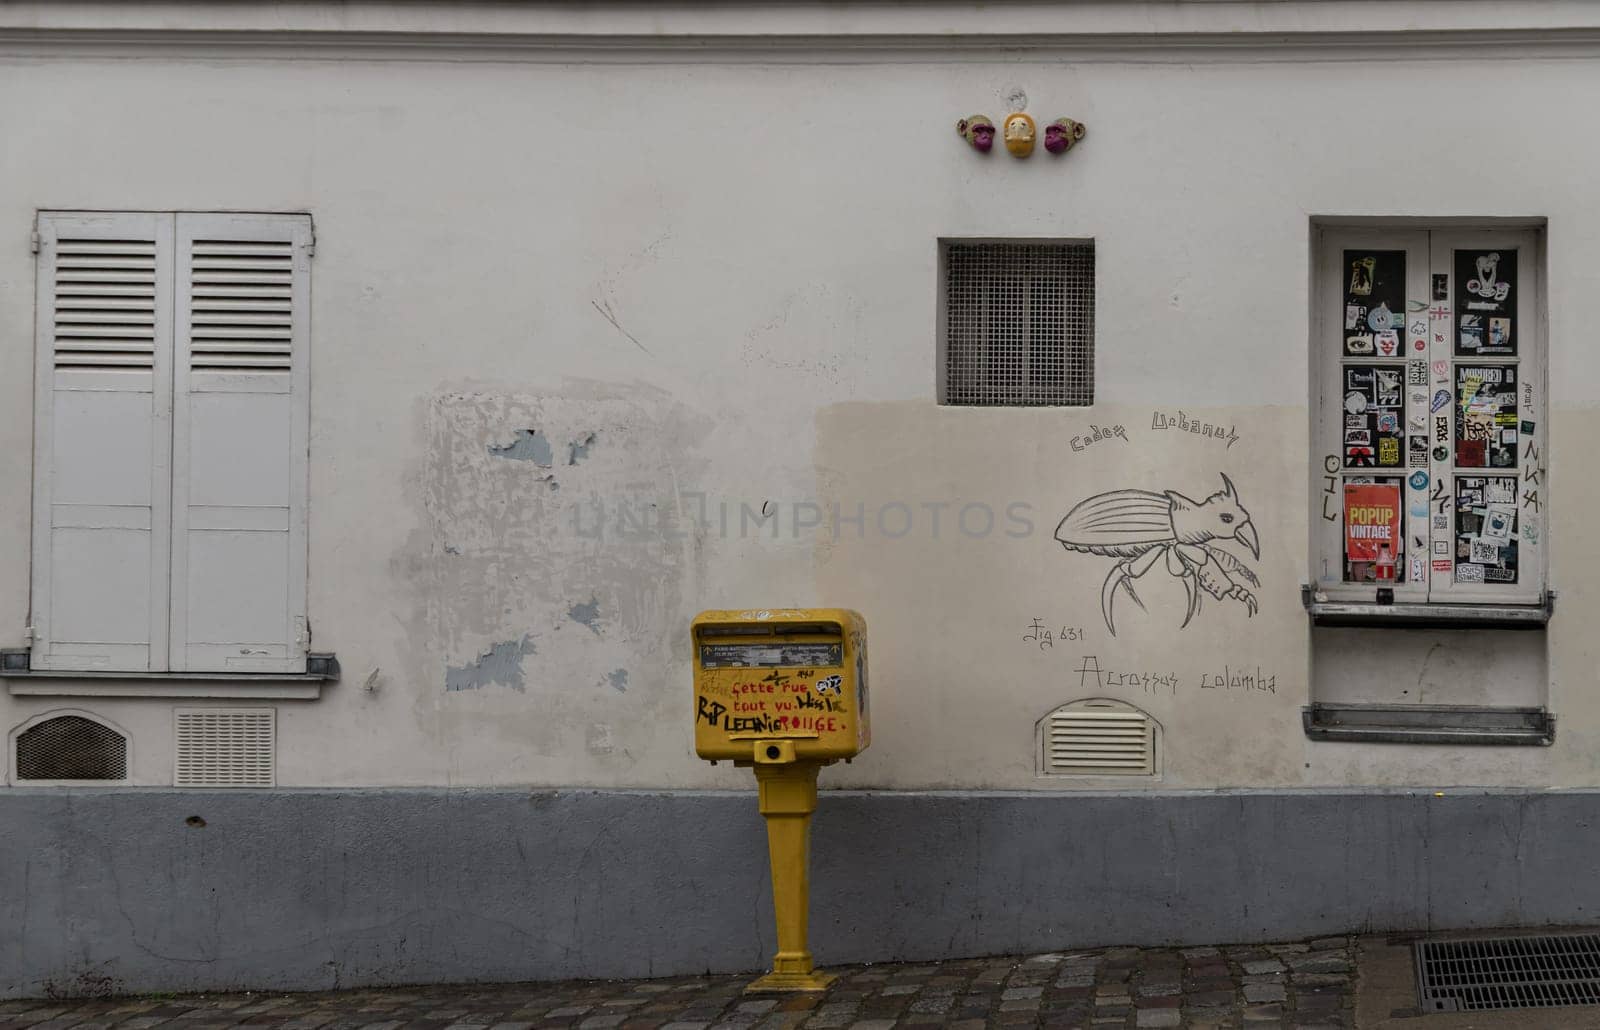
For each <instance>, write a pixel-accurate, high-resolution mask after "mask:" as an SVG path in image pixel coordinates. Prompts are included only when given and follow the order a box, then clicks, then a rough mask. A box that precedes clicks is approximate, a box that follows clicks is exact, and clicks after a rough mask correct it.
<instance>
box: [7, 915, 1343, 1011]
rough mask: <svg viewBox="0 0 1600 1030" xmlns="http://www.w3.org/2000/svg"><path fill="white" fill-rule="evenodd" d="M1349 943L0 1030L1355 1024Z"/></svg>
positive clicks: (476, 990) (603, 985)
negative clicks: (810, 991) (757, 991)
mask: <svg viewBox="0 0 1600 1030" xmlns="http://www.w3.org/2000/svg"><path fill="white" fill-rule="evenodd" d="M1353 945H1354V942H1353V941H1352V939H1350V938H1346V937H1333V938H1325V939H1321V940H1314V941H1308V942H1303V943H1294V944H1273V945H1264V946H1240V947H1221V948H1184V949H1181V950H1177V949H1174V950H1167V949H1153V948H1111V949H1107V950H1099V951H1069V952H1061V953H1054V954H1046V955H1033V956H1015V957H1007V958H987V959H969V960H962V961H953V962H940V963H933V964H922V965H873V966H852V967H837V968H834V969H833V971H834V972H836V973H838V974H839V979H838V981H837V982H836V983H835V984H834V985H833V986H832V987H831V988H830V989H829V990H828V991H826V992H824V993H822V994H819V995H815V996H809V995H767V996H754V995H746V994H745V993H744V987H745V984H747V983H749V982H750V980H751V979H753V974H752V975H740V976H710V977H686V978H675V979H666V980H635V981H580V982H567V983H551V984H508V985H499V986H482V985H475V986H467V987H419V988H403V989H389V990H357V991H340V992H330V993H321V994H272V995H263V994H254V995H252V994H234V995H194V996H182V997H167V996H161V997H142V998H120V999H101V1000H83V1001H12V1002H4V1003H0V1030H23V1028H28V1030H70V1028H78V1030H102V1028H108V1027H113V1026H114V1027H118V1028H120V1030H148V1028H151V1027H158V1026H165V1027H172V1028H181V1030H215V1028H222V1027H232V1026H251V1027H283V1028H290V1030H356V1028H369V1030H399V1028H401V1027H407V1028H411V1027H416V1028H429V1030H433V1028H449V1030H466V1028H468V1027H473V1028H489V1030H535V1028H538V1030H566V1028H573V1030H656V1028H665V1030H791V1028H801V1027H803V1028H815V1030H890V1028H892V1027H951V1028H954V1030H991V1028H992V1030H999V1028H1019V1030H1020V1028H1025V1027H1060V1028H1067V1027H1128V1028H1144V1027H1191V1028H1201V1027H1252V1028H1253V1027H1278V1026H1282V1027H1297V1028H1331V1027H1351V1026H1353V1025H1354V999H1355V990H1354V979H1355V961H1354V950H1353Z"/></svg>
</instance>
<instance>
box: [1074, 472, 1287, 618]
mask: <svg viewBox="0 0 1600 1030" xmlns="http://www.w3.org/2000/svg"><path fill="white" fill-rule="evenodd" d="M1056 539H1057V540H1059V541H1060V542H1061V545H1062V546H1063V547H1065V548H1066V549H1067V550H1069V551H1082V552H1084V553H1085V554H1095V555H1100V556H1102V557H1107V558H1116V559H1117V564H1116V565H1114V566H1112V568H1111V572H1110V574H1108V575H1107V576H1106V580H1105V583H1104V584H1103V585H1102V586H1101V588H1100V613H1101V614H1102V615H1104V616H1105V620H1106V629H1108V630H1110V631H1111V635H1112V636H1116V635H1117V627H1116V623H1115V622H1114V621H1113V614H1112V606H1113V604H1114V603H1115V601H1116V596H1117V591H1118V590H1124V591H1126V592H1127V594H1128V596H1129V597H1130V598H1132V599H1133V603H1134V604H1137V605H1138V606H1139V607H1140V608H1141V609H1143V608H1144V602H1143V601H1141V600H1139V595H1138V594H1137V593H1136V592H1135V591H1134V589H1133V582H1134V580H1137V579H1140V578H1142V577H1143V576H1145V575H1146V574H1147V573H1149V572H1150V571H1151V570H1152V569H1154V568H1155V566H1156V564H1157V563H1158V562H1162V561H1163V560H1164V563H1165V567H1166V570H1167V573H1168V574H1169V575H1172V576H1176V577H1178V578H1180V579H1182V580H1183V586H1184V591H1185V593H1186V594H1187V595H1188V599H1189V611H1188V614H1186V615H1185V616H1184V618H1183V625H1184V626H1187V625H1189V620H1191V619H1193V618H1194V615H1195V613H1196V612H1198V611H1199V610H1200V599H1201V597H1200V595H1201V591H1204V592H1205V593H1207V594H1210V595H1211V596H1212V597H1214V598H1216V599H1217V600H1219V601H1220V600H1224V599H1228V598H1231V599H1233V600H1236V601H1238V602H1240V603H1241V604H1243V605H1244V606H1245V609H1246V610H1247V611H1248V612H1249V614H1251V615H1254V614H1255V613H1256V598H1255V595H1254V594H1252V593H1251V592H1250V591H1249V590H1247V589H1245V587H1244V584H1245V583H1248V584H1249V585H1250V586H1253V587H1260V585H1261V581H1260V580H1259V579H1257V578H1256V574H1255V573H1254V572H1252V571H1251V570H1250V568H1249V566H1247V565H1246V564H1245V563H1244V562H1243V561H1242V560H1241V559H1239V558H1238V557H1236V556H1235V555H1233V554H1232V553H1230V552H1228V551H1226V550H1224V549H1223V548H1221V547H1219V546H1218V542H1220V541H1223V540H1236V541H1238V542H1239V543H1242V544H1244V545H1245V546H1246V547H1248V548H1249V549H1250V554H1251V556H1253V557H1255V558H1257V559H1259V558H1260V557H1261V544H1260V541H1259V540H1258V539H1257V538H1256V529H1255V526H1254V525H1252V524H1251V522H1250V513H1249V512H1248V511H1245V509H1244V506H1243V505H1241V504H1240V503H1239V498H1238V495H1237V494H1236V493H1235V491H1234V489H1233V482H1232V481H1231V480H1230V479H1228V477H1227V476H1223V477H1222V489H1221V490H1218V491H1217V492H1216V493H1214V494H1212V495H1211V496H1209V497H1207V498H1206V499H1205V500H1203V501H1194V500H1190V499H1189V498H1187V497H1185V496H1184V495H1183V494H1180V493H1178V492H1176V491H1174V490H1168V491H1166V492H1164V493H1156V492H1155V491H1153V490H1112V491H1110V492H1108V493H1103V494H1096V495H1094V496H1093V497H1090V498H1088V499H1087V500H1084V501H1081V502H1079V503H1078V505H1077V506H1076V507H1074V508H1073V509H1072V510H1071V511H1069V512H1068V513H1067V517H1066V518H1064V519H1062V520H1061V524H1060V525H1059V526H1057V527H1056ZM1241 581H1242V582H1241ZM1180 628H1182V627H1180Z"/></svg>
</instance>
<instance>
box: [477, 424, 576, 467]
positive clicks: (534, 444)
mask: <svg viewBox="0 0 1600 1030" xmlns="http://www.w3.org/2000/svg"><path fill="white" fill-rule="evenodd" d="M489 453H490V454H492V455H494V456H495V457H496V458H509V459H511V460H512V461H531V462H533V463H534V464H535V465H543V466H544V467H545V468H549V467H550V465H551V464H552V463H553V459H554V454H553V453H552V452H551V450H550V441H549V440H547V439H545V435H544V434H543V433H541V432H539V431H538V430H537V429H519V430H517V433H516V437H515V438H514V439H513V440H512V441H511V442H510V443H508V444H504V445H500V446H496V445H495V444H490V445H489ZM567 464H569V465H571V464H573V463H572V462H570V461H569V462H567Z"/></svg>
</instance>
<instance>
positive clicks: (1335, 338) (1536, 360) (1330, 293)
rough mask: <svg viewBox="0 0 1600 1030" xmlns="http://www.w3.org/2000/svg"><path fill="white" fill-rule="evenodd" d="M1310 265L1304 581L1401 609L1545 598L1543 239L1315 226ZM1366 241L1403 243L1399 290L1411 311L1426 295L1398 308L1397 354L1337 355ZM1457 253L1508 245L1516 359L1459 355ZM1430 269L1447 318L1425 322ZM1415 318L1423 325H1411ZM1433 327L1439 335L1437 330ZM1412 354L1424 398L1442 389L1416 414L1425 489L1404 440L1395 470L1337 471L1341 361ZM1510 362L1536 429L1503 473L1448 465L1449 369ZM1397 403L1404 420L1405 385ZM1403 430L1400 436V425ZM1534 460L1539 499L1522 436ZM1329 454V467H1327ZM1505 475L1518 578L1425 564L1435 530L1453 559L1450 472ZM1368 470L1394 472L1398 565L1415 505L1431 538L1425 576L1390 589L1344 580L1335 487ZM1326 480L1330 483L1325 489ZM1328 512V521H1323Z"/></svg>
mask: <svg viewBox="0 0 1600 1030" xmlns="http://www.w3.org/2000/svg"><path fill="white" fill-rule="evenodd" d="M1314 236H1315V247H1316V249H1315V255H1316V261H1315V264H1314V266H1313V268H1314V277H1313V282H1312V291H1311V297H1312V317H1311V348H1312V351H1311V362H1310V366H1311V375H1312V390H1311V399H1312V418H1311V433H1312V477H1311V496H1310V519H1309V522H1310V536H1311V539H1310V549H1311V569H1310V582H1311V583H1312V584H1313V588H1314V590H1315V591H1316V593H1317V595H1318V596H1319V598H1325V599H1326V600H1328V601H1333V602H1347V603H1357V604H1372V603H1373V602H1375V601H1376V600H1377V599H1378V590H1379V589H1383V588H1387V589H1391V590H1392V591H1393V603H1394V605H1396V606H1402V605H1407V604H1423V603H1426V604H1429V605H1460V606H1484V605H1493V606H1534V605H1543V604H1545V602H1546V600H1547V595H1548V568H1547V551H1548V526H1549V521H1550V520H1549V517H1548V512H1549V492H1548V490H1549V487H1548V483H1549V471H1548V470H1549V467H1550V462H1549V446H1548V431H1549V411H1548V405H1547V403H1546V401H1545V398H1546V397H1547V395H1548V393H1547V389H1548V388H1547V380H1548V369H1549V361H1548V350H1547V343H1546V341H1547V335H1548V330H1547V325H1548V319H1547V307H1546V299H1545V292H1544V279H1543V275H1542V271H1543V258H1544V253H1543V234H1542V232H1541V231H1540V230H1538V229H1535V228H1529V227H1526V226H1518V227H1514V228H1512V227H1484V228H1476V227H1458V226H1456V225H1443V226H1438V227H1426V226H1422V227H1419V226H1417V225H1415V224H1411V223H1406V224H1402V225H1396V226H1395V227H1394V228H1378V227H1359V228H1358V227H1345V226H1337V225H1322V226H1318V227H1317V228H1316V230H1315V233H1314ZM1363 248H1370V249H1374V250H1402V251H1405V253H1406V297H1407V300H1408V301H1409V302H1411V306H1413V307H1414V306H1415V304H1416V303H1417V302H1418V301H1422V300H1426V301H1427V303H1426V304H1425V305H1424V306H1423V308H1422V310H1420V311H1418V310H1411V311H1408V312H1407V317H1406V318H1405V320H1404V325H1403V328H1402V330H1401V341H1400V342H1401V354H1400V356H1398V357H1396V358H1394V359H1385V358H1381V357H1377V356H1372V357H1363V358H1346V357H1345V356H1344V348H1343V335H1344V333H1345V323H1344V320H1343V319H1344V279H1343V276H1344V275H1345V274H1346V270H1345V269H1344V251H1345V250H1347V249H1363ZM1457 249H1502V250H1508V249H1515V250H1516V251H1517V252H1518V260H1517V270H1516V282H1515V284H1514V289H1515V290H1516V291H1517V296H1518V307H1517V319H1516V325H1515V329H1514V331H1515V332H1516V333H1517V354H1516V356H1515V358H1514V359H1507V358H1501V359H1497V358H1493V357H1465V356H1463V357H1457V356H1456V355H1455V344H1456V320H1457V316H1458V314H1459V312H1456V311H1455V310H1454V299H1455V296H1456V293H1457V284H1456V283H1455V269H1454V252H1455V251H1456V250H1457ZM1435 273H1442V274H1447V275H1448V276H1449V300H1447V301H1445V302H1443V304H1444V307H1446V308H1448V309H1449V310H1448V318H1447V319H1437V318H1434V317H1431V316H1432V314H1433V313H1434V312H1435V311H1436V310H1437V306H1436V303H1435V302H1434V301H1433V299H1432V292H1431V288H1432V276H1433V275H1434V274H1435ZM1419 316H1420V319H1421V323H1420V325H1419V324H1418V318H1419ZM1419 328H1420V329H1422V331H1423V336H1424V340H1425V343H1426V349H1425V350H1424V351H1422V352H1420V353H1419V352H1417V351H1416V350H1414V343H1415V340H1416V337H1417V333H1416V330H1417V329H1419ZM1441 333H1442V339H1441V338H1440V334H1441ZM1419 357H1421V358H1422V359H1423V360H1425V361H1426V362H1427V363H1428V385H1427V387H1426V395H1427V397H1428V398H1429V404H1430V406H1431V399H1432V397H1433V396H1434V395H1435V394H1436V393H1437V392H1438V391H1439V390H1446V391H1448V393H1449V401H1448V403H1447V404H1446V405H1445V406H1444V408H1443V409H1442V410H1441V411H1440V412H1437V413H1435V412H1432V411H1431V410H1430V411H1427V412H1426V413H1425V423H1424V425H1425V428H1426V431H1427V432H1428V433H1429V435H1430V444H1429V452H1430V453H1429V461H1428V466H1427V469H1426V471H1427V473H1428V481H1427V485H1426V487H1425V488H1424V489H1423V490H1422V491H1417V490H1415V489H1413V487H1412V486H1411V484H1410V479H1411V477H1412V475H1413V473H1414V472H1416V471H1417V469H1416V468H1415V467H1413V466H1411V465H1410V464H1409V461H1408V453H1409V450H1408V447H1406V446H1405V445H1403V446H1402V465H1401V467H1400V468H1398V469H1394V470H1388V469H1376V468H1374V469H1347V468H1345V467H1344V449H1343V441H1344V436H1343V419H1342V415H1343V396H1344V376H1343V368H1344V367H1345V366H1346V365H1349V364H1385V363H1390V361H1391V360H1392V363H1394V364H1397V365H1401V366H1404V365H1406V363H1407V362H1409V361H1415V360H1417V359H1418V358H1419ZM1441 360H1442V361H1446V362H1448V365H1447V369H1448V377H1447V378H1445V379H1441V378H1440V377H1439V376H1438V375H1437V374H1436V371H1435V362H1437V361H1441ZM1513 362H1514V363H1515V364H1516V366H1517V369H1518V373H1517V375H1518V380H1519V383H1518V390H1519V395H1518V422H1519V429H1520V423H1523V422H1532V423H1533V424H1534V432H1533V433H1532V434H1522V433H1520V432H1519V435H1518V440H1517V449H1518V462H1517V465H1516V466H1515V467H1514V468H1511V469H1490V468H1481V469H1480V468H1462V467H1458V466H1456V465H1455V457H1456V443H1455V433H1456V425H1455V419H1456V415H1457V404H1456V365H1457V364H1470V365H1495V364H1501V363H1513ZM1403 389H1404V392H1405V405H1406V406H1405V408H1404V409H1403V410H1404V412H1405V415H1406V417H1407V418H1408V419H1409V418H1410V417H1411V416H1412V415H1414V414H1415V413H1416V408H1415V405H1414V398H1413V397H1412V393H1413V391H1414V390H1416V389H1418V388H1417V387H1413V386H1412V385H1410V384H1409V383H1407V384H1406V385H1405V386H1404V387H1403ZM1436 415H1448V417H1449V419H1450V421H1449V436H1448V441H1447V446H1448V457H1447V458H1446V460H1444V461H1440V460H1438V459H1436V458H1435V457H1434V456H1433V454H1432V450H1433V446H1434V441H1433V440H1432V430H1433V427H1434V424H1435V423H1434V419H1435V416H1436ZM1402 429H1403V430H1405V431H1407V432H1409V430H1408V429H1406V427H1404V426H1403V427H1402ZM1530 442H1531V443H1532V444H1533V447H1534V449H1535V453H1537V454H1538V455H1539V458H1540V466H1539V467H1540V468H1542V470H1543V471H1542V472H1541V473H1540V474H1539V475H1538V476H1537V486H1538V488H1539V489H1538V491H1537V504H1535V503H1533V502H1532V501H1531V500H1530V498H1529V495H1528V492H1527V491H1526V490H1525V485H1526V484H1527V483H1528V482H1529V481H1528V480H1525V479H1524V476H1525V474H1526V473H1527V471H1528V468H1529V466H1528V465H1527V459H1526V458H1525V454H1526V453H1527V451H1528V445H1529V443H1530ZM1335 458H1337V468H1335ZM1508 474H1509V475H1512V476H1514V477H1515V479H1516V484H1517V518H1518V535H1519V541H1518V551H1517V563H1518V571H1517V582H1516V583H1514V584H1512V583H1508V584H1469V583H1457V582H1456V581H1455V576H1454V572H1453V569H1452V571H1451V572H1450V573H1436V572H1435V571H1434V570H1433V562H1434V560H1435V557H1436V556H1435V555H1434V553H1433V543H1434V541H1435V540H1437V539H1440V538H1441V537H1440V536H1439V534H1444V535H1445V537H1447V538H1448V540H1449V549H1450V550H1449V557H1450V558H1451V561H1452V563H1453V562H1454V548H1455V533H1456V513H1455V489H1456V487H1455V477H1456V476H1457V475H1465V476H1480V475H1481V476H1493V475H1508ZM1362 475H1374V476H1380V477H1395V478H1398V479H1400V481H1401V498H1402V500H1401V506H1402V510H1403V532H1404V535H1405V538H1406V553H1405V561H1406V563H1407V564H1408V563H1409V558H1410V556H1411V554H1412V553H1413V549H1414V548H1413V545H1414V544H1415V542H1416V539H1417V537H1418V528H1419V527H1418V520H1417V519H1416V517H1415V516H1413V515H1412V510H1413V508H1414V507H1415V506H1417V505H1419V504H1423V505H1426V506H1427V516H1426V517H1425V518H1423V519H1421V520H1420V523H1421V527H1420V528H1421V529H1422V533H1421V536H1422V539H1423V540H1424V541H1426V543H1427V544H1428V548H1427V550H1426V552H1425V554H1424V556H1423V557H1424V560H1425V567H1426V578H1425V580H1424V581H1423V582H1421V583H1418V582H1414V581H1412V580H1411V579H1410V577H1409V572H1410V570H1409V568H1407V569H1406V573H1407V577H1406V580H1405V581H1403V582H1396V583H1393V584H1379V583H1352V582H1346V581H1344V539H1343V528H1344V522H1343V505H1344V497H1343V489H1342V487H1343V483H1344V481H1345V480H1346V479H1347V478H1349V477H1351V476H1362ZM1441 482H1442V483H1443V488H1442V489H1443V496H1445V497H1448V498H1449V501H1450V503H1449V504H1448V506H1446V508H1445V511H1444V513H1445V514H1447V515H1448V517H1449V528H1448V529H1446V530H1433V529H1432V528H1431V524H1432V520H1433V516H1434V515H1435V514H1437V513H1439V511H1440V509H1439V504H1438V502H1437V500H1436V499H1435V498H1434V495H1435V492H1436V491H1438V490H1440V486H1439V484H1440V483H1441ZM1330 484H1332V485H1331V487H1330ZM1330 514H1332V515H1334V516H1335V517H1333V518H1329V515H1330ZM1529 525H1531V526H1532V527H1533V528H1534V532H1533V534H1532V539H1531V541H1530V540H1529V538H1527V537H1523V536H1522V529H1523V527H1525V526H1529Z"/></svg>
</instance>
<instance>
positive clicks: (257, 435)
mask: <svg viewBox="0 0 1600 1030" xmlns="http://www.w3.org/2000/svg"><path fill="white" fill-rule="evenodd" d="M37 235H38V240H39V258H38V293H37V311H38V322H37V328H36V347H37V360H36V363H35V366H36V369H37V377H36V386H35V408H34V411H35V433H34V440H35V450H34V483H33V487H34V522H33V575H32V592H31V604H30V608H31V614H32V618H31V630H30V635H31V639H30V641H29V643H30V647H29V648H28V650H27V653H26V655H23V656H19V655H18V654H16V653H10V654H7V655H6V656H5V659H4V661H3V662H0V675H4V676H5V677H7V678H8V679H19V678H30V677H31V678H33V679H34V680H36V681H38V682H36V684H35V689H34V690H32V691H31V692H66V691H67V689H68V688H67V687H66V686H64V685H57V686H51V685H49V684H46V683H44V682H43V681H44V680H47V679H48V680H55V681H61V680H63V679H66V678H71V677H76V678H77V679H79V680H81V681H84V683H87V682H88V681H90V680H101V681H103V680H104V679H106V678H110V677H120V678H126V679H137V678H140V677H175V678H177V679H179V680H182V679H186V678H192V679H196V680H199V679H204V680H206V681H208V682H209V683H211V684H212V686H213V687H215V685H216V684H220V683H223V682H226V681H229V680H233V679H234V678H236V677H242V676H252V675H254V676H264V677H276V678H279V679H281V680H284V681H285V682H286V683H288V684H289V689H297V690H304V689H308V688H307V687H306V686H305V685H304V684H299V685H295V682H294V681H299V680H310V679H315V680H323V679H327V678H329V676H328V673H329V672H330V671H332V672H333V673H334V674H335V675H336V670H337V663H335V662H331V661H322V662H318V663H311V662H309V661H308V651H309V644H310V631H309V628H308V625H307V621H306V510H307V498H306V485H307V446H308V436H309V418H310V413H309V403H308V401H309V389H310V361H309V344H310V334H309V317H310V250H311V243H312V235H311V219H310V217H309V216H308V215H292V214H224V213H216V214H212V213H189V212H179V213H172V212H134V213H106V212H42V213H40V215H39V217H38V233H37ZM10 689H11V691H12V692H13V693H18V692H30V691H29V690H27V689H19V685H18V684H15V683H13V684H12V685H11V687H10ZM89 689H90V688H89V687H87V686H84V685H83V684H82V683H80V685H79V688H78V689H77V690H76V691H75V692H85V691H88V690H89ZM94 692H108V691H105V690H104V689H103V688H97V689H96V690H95V691H94Z"/></svg>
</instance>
